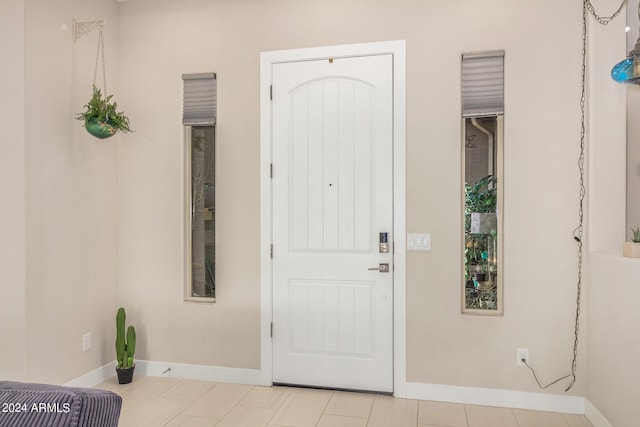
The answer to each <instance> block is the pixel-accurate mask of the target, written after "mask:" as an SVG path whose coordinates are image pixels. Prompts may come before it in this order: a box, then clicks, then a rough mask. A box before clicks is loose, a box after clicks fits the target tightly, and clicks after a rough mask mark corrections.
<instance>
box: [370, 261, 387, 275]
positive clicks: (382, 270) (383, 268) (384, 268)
mask: <svg viewBox="0 0 640 427" xmlns="http://www.w3.org/2000/svg"><path fill="white" fill-rule="evenodd" d="M369 270H370V271H371V270H378V271H379V272H380V273H388V272H389V264H388V263H386V262H385V263H382V262H381V263H380V266H379V267H370V268H369Z"/></svg>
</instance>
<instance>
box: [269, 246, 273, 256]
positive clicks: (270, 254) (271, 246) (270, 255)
mask: <svg viewBox="0 0 640 427" xmlns="http://www.w3.org/2000/svg"><path fill="white" fill-rule="evenodd" d="M269 256H270V257H271V258H272V259H273V243H272V244H271V254H270V255H269Z"/></svg>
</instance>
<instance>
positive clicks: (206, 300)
mask: <svg viewBox="0 0 640 427" xmlns="http://www.w3.org/2000/svg"><path fill="white" fill-rule="evenodd" d="M183 302H195V303H198V304H213V303H215V302H216V299H215V298H206V297H186V298H185V299H184V301H183Z"/></svg>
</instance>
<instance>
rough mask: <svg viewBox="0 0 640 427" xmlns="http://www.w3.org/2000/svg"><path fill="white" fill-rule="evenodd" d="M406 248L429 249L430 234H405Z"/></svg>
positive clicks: (415, 249) (413, 249)
mask: <svg viewBox="0 0 640 427" xmlns="http://www.w3.org/2000/svg"><path fill="white" fill-rule="evenodd" d="M407 250H409V251H430V250H431V234H429V233H409V234H407Z"/></svg>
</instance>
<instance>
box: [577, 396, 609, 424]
mask: <svg viewBox="0 0 640 427" xmlns="http://www.w3.org/2000/svg"><path fill="white" fill-rule="evenodd" d="M584 415H585V417H587V419H588V420H589V421H590V422H591V424H593V427H612V426H611V423H610V422H609V421H607V419H606V418H605V417H604V415H602V414H601V413H600V411H599V410H598V408H596V407H595V405H594V404H593V403H591V401H590V400H589V399H585V411H584Z"/></svg>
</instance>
